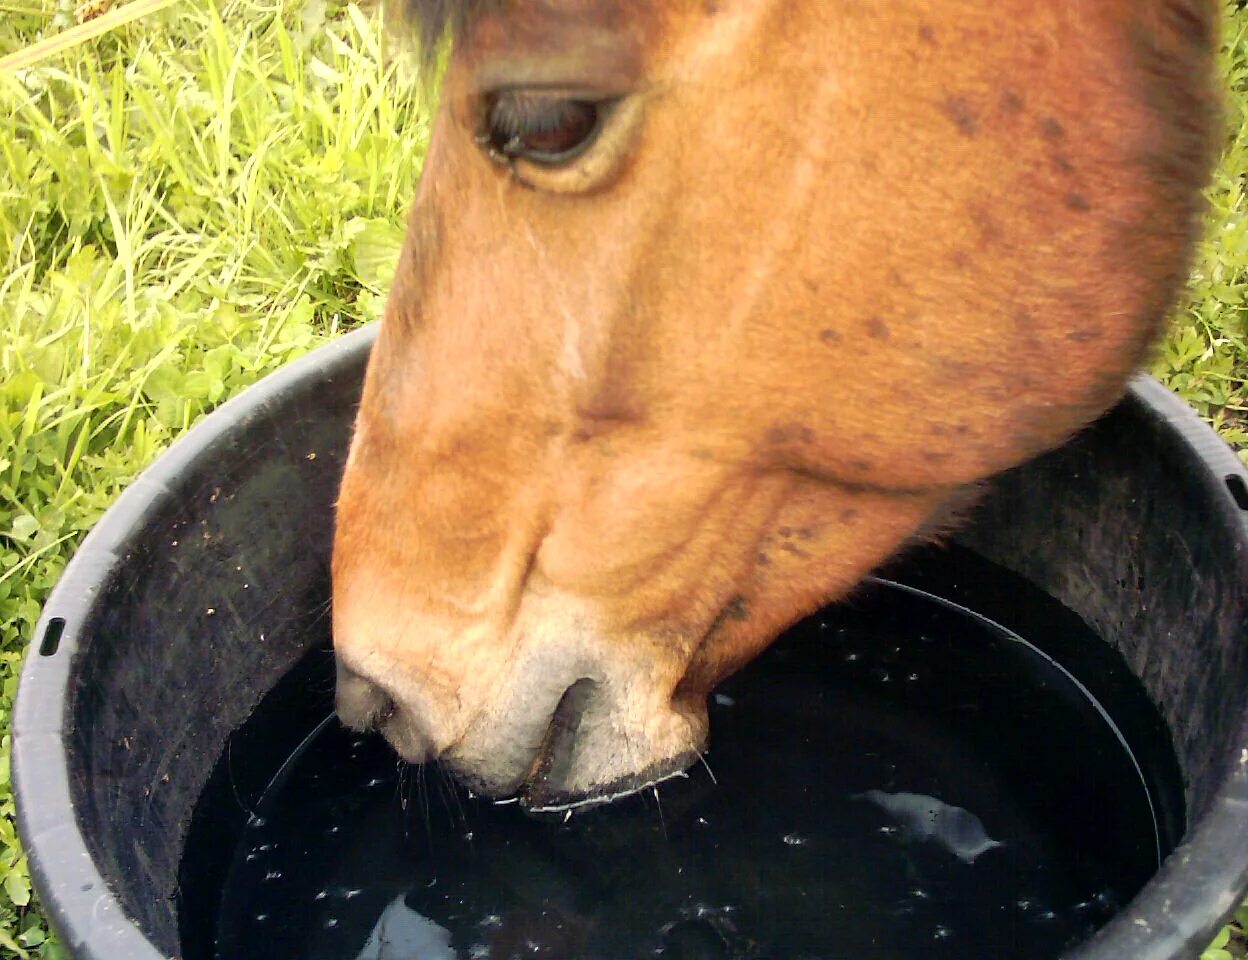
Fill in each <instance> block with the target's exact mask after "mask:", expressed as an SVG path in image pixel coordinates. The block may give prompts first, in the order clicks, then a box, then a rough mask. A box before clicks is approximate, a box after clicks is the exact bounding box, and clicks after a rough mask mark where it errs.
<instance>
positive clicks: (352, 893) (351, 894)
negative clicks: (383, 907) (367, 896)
mask: <svg viewBox="0 0 1248 960" xmlns="http://www.w3.org/2000/svg"><path fill="white" fill-rule="evenodd" d="M363 892H364V888H363V887H353V888H352V889H350V890H347V891H346V892H345V893H343V896H344V897H345V898H346V899H348V900H353V899H355V898H356V897H358V896H359V895H360V894H361V893H363Z"/></svg>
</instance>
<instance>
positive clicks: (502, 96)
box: [482, 91, 609, 166]
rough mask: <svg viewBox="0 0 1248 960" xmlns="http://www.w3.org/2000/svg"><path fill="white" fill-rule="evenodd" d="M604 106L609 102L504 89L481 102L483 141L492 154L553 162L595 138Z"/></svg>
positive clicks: (576, 152)
mask: <svg viewBox="0 0 1248 960" xmlns="http://www.w3.org/2000/svg"><path fill="white" fill-rule="evenodd" d="M608 107H609V102H608V101H593V100H576V99H569V98H567V97H562V96H558V95H555V94H544V93H524V92H520V91H504V92H501V93H497V94H494V95H493V96H492V97H491V98H490V99H489V100H488V101H487V103H486V115H485V129H484V130H483V131H482V139H483V140H484V141H485V142H486V143H487V144H488V145H489V147H490V150H491V151H492V152H493V153H494V154H495V155H496V156H499V157H502V158H505V159H508V160H512V159H524V160H529V161H531V162H533V163H538V164H543V165H546V166H557V165H559V164H563V163H567V162H569V161H570V160H573V159H575V158H576V157H577V156H579V155H580V154H581V153H582V152H583V151H584V150H585V149H586V148H587V147H588V146H589V145H590V144H591V143H593V142H594V139H595V138H596V137H597V135H598V131H599V129H600V128H601V125H602V118H603V115H604V113H605V111H606V110H607V109H608Z"/></svg>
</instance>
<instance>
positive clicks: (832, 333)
mask: <svg viewBox="0 0 1248 960" xmlns="http://www.w3.org/2000/svg"><path fill="white" fill-rule="evenodd" d="M819 339H820V340H822V341H823V342H824V343H840V342H841V332H840V331H839V330H833V329H832V328H831V327H824V328H823V329H822V330H820V331H819Z"/></svg>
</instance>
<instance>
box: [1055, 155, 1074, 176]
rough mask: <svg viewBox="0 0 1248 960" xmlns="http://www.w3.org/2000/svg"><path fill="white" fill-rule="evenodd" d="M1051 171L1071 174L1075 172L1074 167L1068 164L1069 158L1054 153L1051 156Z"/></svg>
mask: <svg viewBox="0 0 1248 960" xmlns="http://www.w3.org/2000/svg"><path fill="white" fill-rule="evenodd" d="M1053 169H1054V170H1056V171H1057V172H1058V173H1064V174H1072V173H1074V172H1075V165H1074V164H1073V163H1071V162H1070V157H1068V156H1066V154H1064V153H1055V154H1054V155H1053Z"/></svg>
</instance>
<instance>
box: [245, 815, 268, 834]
mask: <svg viewBox="0 0 1248 960" xmlns="http://www.w3.org/2000/svg"><path fill="white" fill-rule="evenodd" d="M266 823H268V821H267V820H265V819H264V817H258V816H256V815H255V814H254V813H253V814H252V815H251V817H250V818H248V820H247V826H248V827H250V828H251V829H252V830H259V829H260V828H261V827H263V826H264V825H265V824H266Z"/></svg>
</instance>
